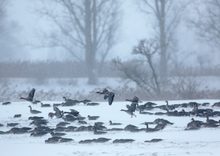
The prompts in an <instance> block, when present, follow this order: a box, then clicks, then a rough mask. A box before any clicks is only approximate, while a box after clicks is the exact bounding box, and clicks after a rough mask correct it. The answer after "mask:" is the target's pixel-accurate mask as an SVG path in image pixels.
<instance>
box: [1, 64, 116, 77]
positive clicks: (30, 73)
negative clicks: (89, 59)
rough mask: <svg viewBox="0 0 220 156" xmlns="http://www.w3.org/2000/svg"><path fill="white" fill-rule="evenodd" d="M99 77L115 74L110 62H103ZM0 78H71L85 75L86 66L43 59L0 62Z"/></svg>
mask: <svg viewBox="0 0 220 156" xmlns="http://www.w3.org/2000/svg"><path fill="white" fill-rule="evenodd" d="M103 68H104V69H105V70H103V71H102V72H101V73H99V76H100V77H103V76H105V77H114V76H117V75H118V74H117V71H115V70H112V68H113V66H112V65H111V62H108V63H106V64H103ZM0 77H1V78H73V77H87V70H86V66H85V64H84V63H82V62H74V61H65V62H59V61H49V62H47V61H43V62H28V61H24V62H0Z"/></svg>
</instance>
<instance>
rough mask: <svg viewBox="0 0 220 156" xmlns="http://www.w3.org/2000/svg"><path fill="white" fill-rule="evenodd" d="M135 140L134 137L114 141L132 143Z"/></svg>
mask: <svg viewBox="0 0 220 156" xmlns="http://www.w3.org/2000/svg"><path fill="white" fill-rule="evenodd" d="M134 141H135V140H134V139H115V140H114V141H113V143H131V142H134Z"/></svg>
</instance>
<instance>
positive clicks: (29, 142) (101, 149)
mask: <svg viewBox="0 0 220 156" xmlns="http://www.w3.org/2000/svg"><path fill="white" fill-rule="evenodd" d="M196 101H197V102H201V103H203V102H209V103H210V105H212V104H213V103H214V102H217V101H220V100H196ZM183 102H189V101H170V104H175V103H183ZM44 103H51V104H52V103H57V102H50V101H47V102H46V101H44ZM156 103H157V104H164V102H163V101H156ZM126 104H127V102H115V103H113V105H112V106H109V105H108V104H107V103H106V102H102V103H100V105H98V106H85V105H83V104H79V105H77V106H73V107H60V109H61V110H66V111H67V110H69V109H70V108H73V109H76V110H78V111H79V112H80V114H81V115H82V116H87V115H99V116H100V118H99V119H98V120H97V121H102V122H104V123H105V126H107V127H108V128H110V127H112V126H110V125H109V124H108V121H109V120H112V121H113V122H121V123H123V125H121V126H116V127H122V128H124V127H125V126H126V125H128V124H134V125H136V126H138V127H139V128H142V127H145V126H144V125H142V124H141V123H143V122H145V121H153V120H154V119H156V118H164V119H167V120H169V121H171V122H173V123H174V124H173V125H169V126H167V127H166V128H165V129H163V130H161V131H158V132H152V133H146V132H134V133H132V132H125V131H121V132H108V133H107V134H103V135H94V134H93V133H92V132H68V133H67V136H66V137H69V138H73V139H74V141H73V142H71V143H60V144H45V143H44V140H46V139H47V138H49V137H50V135H49V134H47V135H46V136H43V137H30V134H20V135H12V134H7V135H0V147H1V148H0V149H1V152H0V155H1V156H75V155H76V156H88V155H90V156H99V155H100V156H102V155H106V156H115V155H116V156H132V155H133V156H134V155H138V156H145V155H146V156H148V155H150V156H186V155H191V156H209V155H210V156H219V155H220V148H219V147H220V127H218V128H202V129H200V130H194V131H184V128H185V127H186V125H187V123H188V122H190V120H191V118H192V117H170V116H165V115H163V116H158V115H143V114H139V113H138V112H136V113H135V114H136V115H137V117H133V118H131V117H130V116H129V115H127V114H126V113H124V112H121V111H120V109H122V108H125V105H126ZM28 105H29V103H28V102H13V103H12V104H10V105H6V106H4V105H0V123H2V124H4V125H6V124H7V123H8V122H19V123H20V125H19V126H29V123H30V121H28V117H29V116H33V115H31V114H30V112H29V108H28ZM33 108H34V109H37V110H40V111H42V113H41V114H40V115H39V116H44V117H45V118H46V119H48V121H49V124H48V125H49V126H51V127H53V126H55V125H56V123H58V122H60V121H61V120H60V119H56V118H54V119H49V118H48V116H47V114H48V112H50V111H52V110H53V108H52V107H50V108H41V107H40V105H39V104H38V105H33ZM215 110H219V111H220V109H218V108H215ZM14 114H22V117H21V118H18V119H15V118H13V116H14ZM195 119H199V120H202V121H205V118H199V117H195ZM219 119H220V118H219V117H218V118H215V120H219ZM86 121H88V123H89V124H90V125H93V123H94V121H89V120H86ZM71 125H73V126H79V125H78V124H77V123H74V122H73V123H71ZM8 129H9V128H8V127H6V126H4V127H0V131H5V130H8ZM98 137H106V138H110V139H112V140H110V141H109V142H107V143H92V144H79V143H78V142H79V141H80V140H84V139H93V138H98ZM122 138H129V139H134V140H135V141H134V142H133V143H125V144H113V143H112V141H113V140H114V139H122ZM153 138H161V139H163V141H162V142H158V143H145V142H144V141H145V140H150V139H153Z"/></svg>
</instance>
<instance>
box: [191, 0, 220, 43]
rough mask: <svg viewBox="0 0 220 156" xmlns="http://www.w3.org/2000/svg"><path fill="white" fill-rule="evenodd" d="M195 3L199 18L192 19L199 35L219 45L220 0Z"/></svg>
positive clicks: (205, 0)
mask: <svg viewBox="0 0 220 156" xmlns="http://www.w3.org/2000/svg"><path fill="white" fill-rule="evenodd" d="M197 2H198V3H195V4H196V5H195V6H196V7H195V10H196V13H197V15H198V17H197V18H194V19H193V20H191V23H192V24H193V25H194V26H195V28H196V30H197V33H198V34H199V36H200V37H201V38H202V39H204V40H205V41H208V42H209V43H214V44H215V45H217V46H219V43H220V18H219V17H220V0H200V1H197Z"/></svg>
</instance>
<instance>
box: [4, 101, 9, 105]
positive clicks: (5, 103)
mask: <svg viewBox="0 0 220 156" xmlns="http://www.w3.org/2000/svg"><path fill="white" fill-rule="evenodd" d="M9 104H11V102H9V101H7V102H2V105H9Z"/></svg>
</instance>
